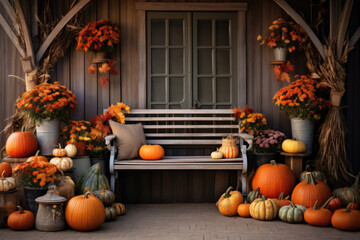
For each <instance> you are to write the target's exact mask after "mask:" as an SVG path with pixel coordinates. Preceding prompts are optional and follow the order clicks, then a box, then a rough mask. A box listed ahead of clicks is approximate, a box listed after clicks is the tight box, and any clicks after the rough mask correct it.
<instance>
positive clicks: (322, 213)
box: [304, 199, 332, 227]
mask: <svg viewBox="0 0 360 240" xmlns="http://www.w3.org/2000/svg"><path fill="white" fill-rule="evenodd" d="M330 200H331V199H328V201H326V203H325V204H324V205H323V206H322V207H321V208H319V206H318V201H316V202H315V204H314V207H313V208H308V209H306V211H305V213H304V219H305V222H307V223H308V224H310V225H313V226H319V227H325V226H328V225H329V224H330V222H331V216H332V212H331V211H330V210H329V209H327V208H326V207H327V204H328V203H329V202H330Z"/></svg>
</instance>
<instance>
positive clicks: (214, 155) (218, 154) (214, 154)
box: [211, 149, 224, 159]
mask: <svg viewBox="0 0 360 240" xmlns="http://www.w3.org/2000/svg"><path fill="white" fill-rule="evenodd" d="M223 157H224V154H223V153H222V152H219V149H216V151H214V152H212V153H211V158H212V159H220V158H223Z"/></svg>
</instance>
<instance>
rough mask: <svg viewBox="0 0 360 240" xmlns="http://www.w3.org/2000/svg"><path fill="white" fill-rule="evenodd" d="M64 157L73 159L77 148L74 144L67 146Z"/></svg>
mask: <svg viewBox="0 0 360 240" xmlns="http://www.w3.org/2000/svg"><path fill="white" fill-rule="evenodd" d="M65 151H66V156H68V157H74V156H75V155H76V153H77V148H76V146H75V145H74V144H68V145H66V147H65Z"/></svg>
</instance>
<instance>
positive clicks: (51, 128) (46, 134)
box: [36, 120, 60, 156]
mask: <svg viewBox="0 0 360 240" xmlns="http://www.w3.org/2000/svg"><path fill="white" fill-rule="evenodd" d="M59 135H60V121H59V120H42V121H41V123H40V125H39V126H36V138H37V140H38V142H39V145H40V154H41V155H45V156H51V155H52V151H53V149H54V148H55V146H57V144H58V142H59Z"/></svg>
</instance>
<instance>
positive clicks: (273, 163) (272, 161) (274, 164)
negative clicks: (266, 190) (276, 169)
mask: <svg viewBox="0 0 360 240" xmlns="http://www.w3.org/2000/svg"><path fill="white" fill-rule="evenodd" d="M270 164H271V165H273V166H277V165H278V164H277V163H276V161H275V160H271V161H270Z"/></svg>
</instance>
